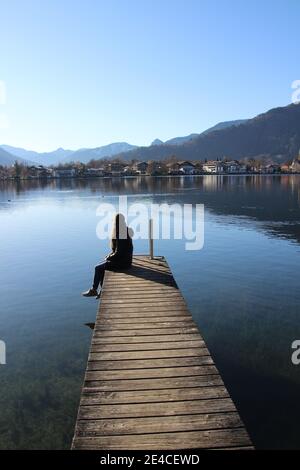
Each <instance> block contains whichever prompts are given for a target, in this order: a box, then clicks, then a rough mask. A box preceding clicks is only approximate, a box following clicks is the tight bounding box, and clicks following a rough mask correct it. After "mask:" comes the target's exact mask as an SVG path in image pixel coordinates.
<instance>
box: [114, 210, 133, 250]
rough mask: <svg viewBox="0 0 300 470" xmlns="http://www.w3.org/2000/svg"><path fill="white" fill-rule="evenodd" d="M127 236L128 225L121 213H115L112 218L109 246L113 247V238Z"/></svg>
mask: <svg viewBox="0 0 300 470" xmlns="http://www.w3.org/2000/svg"><path fill="white" fill-rule="evenodd" d="M128 237H129V233H128V227H127V224H126V220H125V217H124V215H123V214H116V215H115V217H114V220H113V226H112V232H111V243H110V244H111V247H113V243H114V242H113V240H116V239H118V238H121V239H125V238H128Z"/></svg>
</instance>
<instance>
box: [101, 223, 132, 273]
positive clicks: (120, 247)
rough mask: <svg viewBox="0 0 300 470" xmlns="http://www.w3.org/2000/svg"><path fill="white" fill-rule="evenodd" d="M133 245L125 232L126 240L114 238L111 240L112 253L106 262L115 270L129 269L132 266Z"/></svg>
mask: <svg viewBox="0 0 300 470" xmlns="http://www.w3.org/2000/svg"><path fill="white" fill-rule="evenodd" d="M132 252H133V245H132V239H131V237H130V236H129V234H128V231H127V238H115V239H113V240H112V253H110V254H109V255H108V256H107V258H106V260H107V261H108V262H109V264H111V265H112V266H113V267H115V268H129V267H130V266H131V264H132Z"/></svg>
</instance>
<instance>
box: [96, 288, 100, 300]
mask: <svg viewBox="0 0 300 470" xmlns="http://www.w3.org/2000/svg"><path fill="white" fill-rule="evenodd" d="M100 297H101V289H100V292H99V294H98V295H97V297H96V299H97V300H99V299H100Z"/></svg>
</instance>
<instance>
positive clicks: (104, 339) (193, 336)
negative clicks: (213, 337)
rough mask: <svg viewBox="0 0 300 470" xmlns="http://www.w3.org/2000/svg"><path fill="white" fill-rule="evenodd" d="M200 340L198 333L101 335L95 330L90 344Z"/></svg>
mask: <svg viewBox="0 0 300 470" xmlns="http://www.w3.org/2000/svg"><path fill="white" fill-rule="evenodd" d="M198 340H202V338H201V336H200V335H199V333H187V334H172V335H146V336H145V335H140V336H139V335H135V336H102V335H101V334H99V333H97V332H95V333H94V335H93V338H92V344H128V345H130V344H139V343H160V342H168V343H173V342H181V341H198Z"/></svg>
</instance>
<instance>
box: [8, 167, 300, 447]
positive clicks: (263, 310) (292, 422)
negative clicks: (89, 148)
mask: <svg viewBox="0 0 300 470" xmlns="http://www.w3.org/2000/svg"><path fill="white" fill-rule="evenodd" d="M119 194H123V195H125V194H126V195H128V196H130V202H137V201H138V202H144V203H146V204H149V203H151V202H155V203H163V202H165V203H179V204H184V203H193V204H196V203H198V204H200V203H202V204H204V205H205V243H204V248H203V249H202V250H200V251H197V252H195V251H185V249H184V242H183V241H181V240H171V241H156V242H155V254H157V255H164V256H166V258H167V260H168V262H169V264H170V266H171V268H172V270H173V273H174V276H175V279H176V281H177V282H178V285H179V287H180V288H181V290H182V293H183V295H184V297H185V299H186V301H187V303H188V306H189V308H190V311H191V313H192V315H193V317H194V319H195V321H196V322H197V323H198V325H199V327H200V329H201V332H202V334H203V336H204V338H205V340H206V342H207V345H208V347H209V349H210V351H211V354H212V356H213V357H214V359H215V361H216V364H217V366H218V368H219V370H220V372H221V375H222V377H223V379H224V381H225V383H226V385H227V387H228V389H229V392H230V393H231V395H232V397H233V399H234V401H235V403H236V405H237V407H238V409H239V411H240V414H241V416H242V418H243V420H244V422H245V425H246V427H247V429H248V430H249V433H250V435H251V437H252V439H253V442H254V444H255V446H256V447H257V448H298V449H300V434H299V423H300V407H299V396H300V365H299V366H295V365H292V363H291V353H292V349H291V343H292V341H293V340H294V339H300V321H299V320H300V309H299V305H300V272H299V264H300V259H299V255H300V228H299V222H300V176H296V175H295V176H227V177H224V176H203V177H178V178H150V177H149V178H144V179H142V178H141V179H139V178H128V179H118V178H115V179H93V180H85V181H84V180H64V181H58V180H56V181H49V182H45V183H41V182H20V183H19V184H16V183H13V182H6V183H5V182H0V227H1V230H0V260H1V270H0V339H1V340H4V341H5V342H6V347H7V364H6V365H1V366H0V384H1V389H0V447H1V448H10V449H19V448H28V449H29V448H30V449H38V448H42V449H61V448H69V447H70V443H71V438H72V435H73V430H74V423H75V419H76V413H77V407H78V401H79V395H80V388H81V384H82V381H83V376H84V370H85V365H86V360H87V354H88V348H89V344H90V339H91V330H90V329H89V328H87V327H86V326H84V323H85V322H92V321H93V320H94V319H95V314H96V308H97V302H96V301H95V300H94V299H84V298H82V297H81V295H80V293H81V291H82V290H84V289H86V288H88V287H89V286H90V283H91V275H92V271H93V267H94V265H95V264H96V262H97V261H98V260H100V259H101V258H102V257H103V256H104V255H105V254H106V252H107V251H108V246H107V242H106V241H100V240H99V239H98V238H97V236H96V225H97V223H98V221H99V217H97V216H96V208H97V207H98V205H99V203H100V202H111V203H114V204H115V203H117V202H118V200H117V196H118V195H119ZM135 251H136V252H139V253H144V252H146V251H147V242H146V241H136V243H135Z"/></svg>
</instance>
